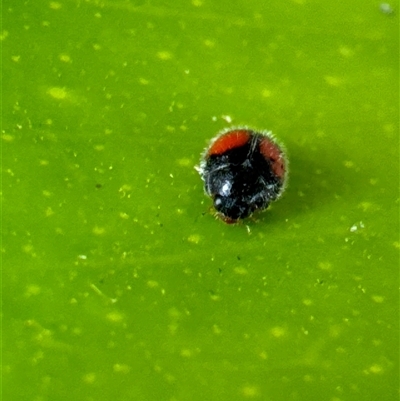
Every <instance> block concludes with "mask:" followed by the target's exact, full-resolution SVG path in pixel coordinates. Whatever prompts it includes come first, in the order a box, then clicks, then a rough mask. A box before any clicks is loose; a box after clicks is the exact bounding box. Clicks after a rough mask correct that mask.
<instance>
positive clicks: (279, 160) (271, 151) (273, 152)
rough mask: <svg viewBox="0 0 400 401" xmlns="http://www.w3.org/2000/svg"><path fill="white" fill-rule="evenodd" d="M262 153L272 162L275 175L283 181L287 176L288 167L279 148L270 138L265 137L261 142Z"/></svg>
mask: <svg viewBox="0 0 400 401" xmlns="http://www.w3.org/2000/svg"><path fill="white" fill-rule="evenodd" d="M260 152H261V153H262V154H263V156H264V157H265V158H266V159H268V160H271V167H272V170H273V171H274V173H275V175H276V176H277V177H279V178H282V179H283V178H284V176H285V172H286V167H285V159H284V156H283V153H282V150H281V149H280V148H279V146H278V145H277V144H275V143H274V142H272V141H271V140H270V139H269V138H267V137H264V138H262V140H261V142H260Z"/></svg>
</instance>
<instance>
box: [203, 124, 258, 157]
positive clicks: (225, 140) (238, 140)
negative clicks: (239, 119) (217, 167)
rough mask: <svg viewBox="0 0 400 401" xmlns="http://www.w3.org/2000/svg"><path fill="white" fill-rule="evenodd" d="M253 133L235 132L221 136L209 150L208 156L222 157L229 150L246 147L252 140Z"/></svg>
mask: <svg viewBox="0 0 400 401" xmlns="http://www.w3.org/2000/svg"><path fill="white" fill-rule="evenodd" d="M250 134H251V131H247V130H234V131H229V132H227V133H226V134H225V135H222V136H220V137H219V138H218V139H217V140H216V141H215V142H214V143H213V144H212V145H211V146H210V149H209V150H208V152H207V153H208V155H220V154H222V153H225V152H226V151H228V150H231V149H234V148H239V147H240V146H243V145H245V144H246V143H247V142H248V141H249V139H250Z"/></svg>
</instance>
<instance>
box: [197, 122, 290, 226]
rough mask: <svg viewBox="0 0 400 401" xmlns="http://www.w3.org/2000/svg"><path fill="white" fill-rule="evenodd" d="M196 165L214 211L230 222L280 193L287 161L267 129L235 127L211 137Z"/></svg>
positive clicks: (241, 217)
mask: <svg viewBox="0 0 400 401" xmlns="http://www.w3.org/2000/svg"><path fill="white" fill-rule="evenodd" d="M196 169H197V171H198V172H199V173H200V176H201V178H202V180H203V181H204V191H205V193H206V194H207V195H209V196H210V197H211V198H212V200H213V203H214V208H215V210H216V211H217V215H218V216H219V217H220V218H221V219H222V220H223V221H225V222H226V223H228V224H232V223H237V222H238V221H239V220H241V219H244V218H246V217H249V216H251V215H252V214H253V212H255V211H257V210H264V209H266V208H267V207H268V206H269V204H270V202H271V201H274V200H276V199H278V198H279V197H280V196H281V195H282V193H283V191H284V189H285V186H286V181H287V175H288V161H287V159H286V156H285V152H284V148H283V147H282V145H280V144H278V142H277V141H276V140H275V138H274V137H273V136H272V134H271V132H269V131H263V132H258V131H255V130H252V129H249V128H247V127H236V128H229V129H225V130H223V131H221V132H220V133H218V134H217V136H216V137H215V138H213V139H212V140H211V142H210V145H209V146H208V148H206V150H205V151H204V153H203V154H202V158H201V161H200V165H199V166H198V167H196Z"/></svg>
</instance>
